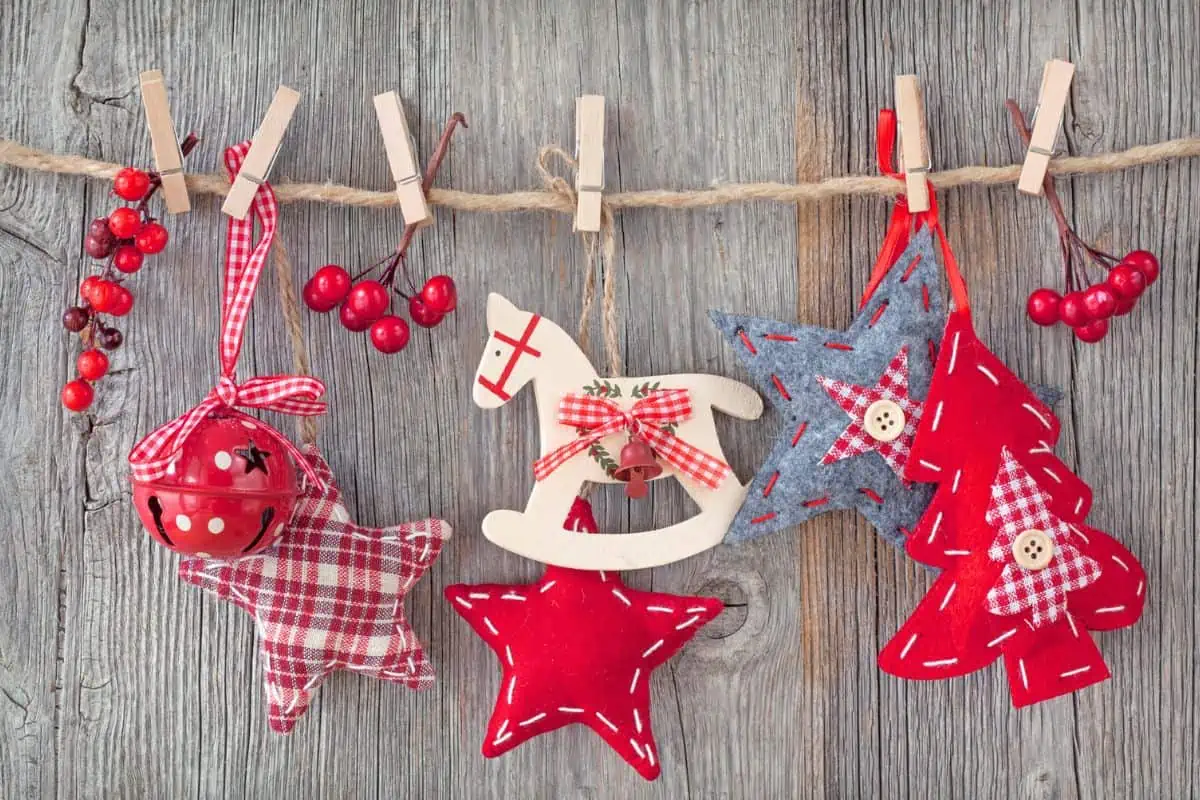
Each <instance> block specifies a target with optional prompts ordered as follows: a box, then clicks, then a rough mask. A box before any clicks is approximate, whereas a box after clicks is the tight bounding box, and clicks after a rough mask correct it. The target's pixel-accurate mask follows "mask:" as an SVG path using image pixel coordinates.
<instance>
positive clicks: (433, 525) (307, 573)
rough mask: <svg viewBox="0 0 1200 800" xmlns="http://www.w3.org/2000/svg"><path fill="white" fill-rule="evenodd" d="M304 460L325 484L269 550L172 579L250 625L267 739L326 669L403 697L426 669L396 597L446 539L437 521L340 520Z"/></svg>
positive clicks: (185, 569) (328, 481) (427, 676)
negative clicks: (400, 687) (387, 685)
mask: <svg viewBox="0 0 1200 800" xmlns="http://www.w3.org/2000/svg"><path fill="white" fill-rule="evenodd" d="M304 457H305V458H306V459H307V460H308V462H309V464H311V465H312V467H313V469H314V470H315V472H316V474H317V476H318V477H319V478H320V479H321V481H322V482H324V484H325V487H326V488H325V489H320V488H319V487H318V486H317V485H316V483H315V482H314V481H312V480H309V481H307V484H306V487H305V489H304V491H303V493H302V494H301V495H300V497H299V498H298V499H297V501H296V508H295V511H294V512H293V515H292V519H291V521H290V522H289V523H288V526H287V528H286V529H285V530H284V532H283V534H282V535H281V536H280V539H279V542H278V543H277V544H276V545H274V546H273V547H271V548H270V549H268V550H264V551H263V552H261V553H258V554H255V555H251V556H246V557H243V558H238V559H232V560H222V559H215V558H191V559H187V560H185V561H183V562H182V563H181V564H180V565H179V577H180V578H182V579H183V580H185V581H187V582H188V583H191V584H194V585H196V586H199V587H201V588H203V589H205V590H207V591H209V592H211V593H212V594H215V595H216V596H217V597H220V598H222V599H225V600H230V601H231V602H233V603H234V604H235V605H237V606H238V607H239V608H241V609H243V610H245V611H246V612H247V613H249V614H250V616H252V617H253V618H254V621H255V626H256V628H257V629H258V638H259V644H260V654H261V656H262V668H263V682H264V685H265V688H266V695H267V705H268V710H269V716H268V720H269V723H270V726H271V730H273V731H276V732H277V733H287V732H289V731H291V729H292V728H293V727H294V726H295V724H296V722H297V720H299V718H300V717H301V716H302V715H303V714H304V712H305V711H306V710H307V709H308V705H309V703H310V702H311V701H312V697H313V694H314V693H316V691H317V688H318V687H320V685H321V683H322V682H323V681H324V680H325V678H326V677H327V676H328V675H329V674H330V673H332V672H333V671H335V670H339V669H347V670H351V671H354V672H358V673H360V674H363V675H369V676H371V677H375V678H380V679H381V680H385V681H393V682H395V683H401V684H404V685H405V686H408V687H409V688H411V689H421V688H425V687H427V686H429V685H431V684H432V683H433V667H432V666H431V665H430V664H429V662H428V661H427V660H426V658H425V651H424V650H423V649H422V648H421V644H420V642H418V641H417V637H416V635H415V634H414V633H413V631H412V628H410V627H409V625H408V622H407V620H406V619H405V617H404V608H403V602H404V596H405V595H406V594H407V593H408V591H409V590H410V589H411V588H412V587H413V584H415V583H416V582H417V581H418V580H419V579H420V577H421V575H422V574H424V572H425V570H426V569H428V568H429V566H430V565H431V564H432V563H433V562H434V560H435V559H436V558H437V556H438V553H439V552H440V551H441V549H442V545H443V543H444V542H445V540H446V539H448V538H449V537H450V526H449V525H447V524H446V523H445V522H443V521H441V520H440V519H427V520H422V521H421V522H410V523H405V524H403V525H397V526H393V527H389V528H364V527H362V526H360V525H356V524H354V523H353V522H351V521H350V515H349V514H348V513H347V511H346V507H345V505H344V504H343V503H342V500H341V496H340V492H339V491H338V489H337V486H336V485H335V484H334V480H333V473H332V471H331V470H330V469H329V465H328V464H327V463H325V459H324V458H322V457H321V454H320V452H319V451H318V450H317V449H316V447H314V446H312V445H309V446H308V447H306V448H305V450H304Z"/></svg>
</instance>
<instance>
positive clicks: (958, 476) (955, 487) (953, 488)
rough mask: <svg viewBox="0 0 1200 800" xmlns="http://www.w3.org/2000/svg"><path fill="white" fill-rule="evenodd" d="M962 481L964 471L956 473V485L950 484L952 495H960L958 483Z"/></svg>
mask: <svg viewBox="0 0 1200 800" xmlns="http://www.w3.org/2000/svg"><path fill="white" fill-rule="evenodd" d="M961 480H962V470H961V469H960V470H959V471H958V472H956V473H954V483H952V484H950V494H957V493H958V482H959V481H961Z"/></svg>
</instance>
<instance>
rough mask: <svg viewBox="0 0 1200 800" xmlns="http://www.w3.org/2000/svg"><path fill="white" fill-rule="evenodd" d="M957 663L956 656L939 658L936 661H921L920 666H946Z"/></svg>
mask: <svg viewBox="0 0 1200 800" xmlns="http://www.w3.org/2000/svg"><path fill="white" fill-rule="evenodd" d="M957 663H958V659H957V658H939V659H938V660H936V661H922V662H921V666H923V667H948V666H950V665H951V664H957Z"/></svg>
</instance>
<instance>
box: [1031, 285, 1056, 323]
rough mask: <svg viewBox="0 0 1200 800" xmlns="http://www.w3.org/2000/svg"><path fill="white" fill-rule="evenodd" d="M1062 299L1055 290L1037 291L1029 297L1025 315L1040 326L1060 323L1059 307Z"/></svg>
mask: <svg viewBox="0 0 1200 800" xmlns="http://www.w3.org/2000/svg"><path fill="white" fill-rule="evenodd" d="M1061 302H1062V297H1061V296H1060V295H1059V294H1058V292H1056V291H1054V290H1053V289H1036V290H1035V291H1034V292H1033V294H1031V295H1029V302H1027V303H1026V304H1025V313H1026V314H1028V315H1029V318H1030V319H1031V320H1033V321H1034V322H1035V323H1037V324H1038V325H1053V324H1054V323H1056V322H1058V306H1059V303H1061Z"/></svg>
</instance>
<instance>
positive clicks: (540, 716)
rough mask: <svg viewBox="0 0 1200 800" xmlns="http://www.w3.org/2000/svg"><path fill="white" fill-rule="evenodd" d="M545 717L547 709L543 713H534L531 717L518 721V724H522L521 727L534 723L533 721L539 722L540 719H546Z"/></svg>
mask: <svg viewBox="0 0 1200 800" xmlns="http://www.w3.org/2000/svg"><path fill="white" fill-rule="evenodd" d="M545 718H546V712H545V711H543V712H542V713H540V714H534V715H533V716H532V717H530V718H529V719H526V720H521V721H520V722H518V723H517V724H518V725H520V726H521V727H525V726H526V725H532V724H533V723H535V722H537V721H538V720H542V719H545Z"/></svg>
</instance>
